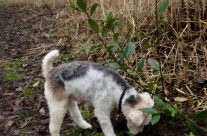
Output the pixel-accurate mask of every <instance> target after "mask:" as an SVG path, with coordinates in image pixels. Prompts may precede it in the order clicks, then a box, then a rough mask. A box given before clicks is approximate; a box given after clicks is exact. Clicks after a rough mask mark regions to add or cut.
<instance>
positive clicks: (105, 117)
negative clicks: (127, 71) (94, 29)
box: [42, 50, 154, 136]
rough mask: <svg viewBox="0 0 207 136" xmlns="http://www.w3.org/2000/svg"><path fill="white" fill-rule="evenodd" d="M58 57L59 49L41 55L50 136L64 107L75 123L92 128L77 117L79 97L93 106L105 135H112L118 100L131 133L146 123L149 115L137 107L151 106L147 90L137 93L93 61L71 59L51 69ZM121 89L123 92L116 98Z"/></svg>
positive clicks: (56, 134) (57, 130)
mask: <svg viewBox="0 0 207 136" xmlns="http://www.w3.org/2000/svg"><path fill="white" fill-rule="evenodd" d="M58 56H59V51H58V50H53V51H51V52H49V53H48V54H47V55H46V56H45V57H44V59H43V63H42V70H43V75H44V77H45V80H46V81H45V92H44V93H45V98H46V99H47V104H48V107H49V112H50V124H49V129H50V133H51V135H52V136H59V135H60V127H61V124H62V121H63V118H64V116H65V114H66V111H67V109H68V110H69V111H70V115H71V118H72V119H73V120H74V122H75V123H76V124H77V125H78V126H80V127H81V128H84V129H89V128H92V126H91V125H90V124H89V123H87V122H86V121H85V120H84V119H83V117H82V116H81V114H80V111H79V109H78V105H77V98H82V99H84V100H86V101H88V102H90V103H91V104H92V105H93V106H94V113H95V116H96V117H97V119H98V121H99V123H100V125H101V128H102V130H103V133H104V135H105V136H115V133H114V130H113V126H112V123H111V120H110V113H111V111H112V109H113V108H114V107H118V105H119V104H120V103H121V105H120V106H121V109H122V113H123V114H124V116H125V117H126V119H127V126H128V128H129V130H130V132H131V133H133V134H137V133H138V132H141V131H142V130H143V127H144V125H147V124H149V122H150V120H151V115H148V114H146V113H143V112H142V111H140V110H139V109H142V108H151V107H153V106H154V101H153V100H152V98H151V97H150V95H149V94H148V93H146V92H145V93H138V92H137V91H136V90H135V89H134V88H133V87H132V86H130V85H129V84H128V83H127V82H126V81H125V80H124V79H123V78H122V77H121V76H120V75H119V74H118V73H117V72H115V71H113V70H111V69H109V68H105V67H103V66H102V65H100V64H97V63H92V62H88V61H74V62H71V63H67V64H62V65H60V66H58V67H55V68H54V67H53V61H54V59H55V58H57V57H58ZM123 91H125V92H126V93H125V94H124V95H123V98H120V97H121V95H122V93H123Z"/></svg>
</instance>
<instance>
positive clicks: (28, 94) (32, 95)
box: [21, 88, 35, 100]
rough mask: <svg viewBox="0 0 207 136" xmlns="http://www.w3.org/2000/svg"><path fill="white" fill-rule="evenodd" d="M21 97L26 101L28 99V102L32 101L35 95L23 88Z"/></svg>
mask: <svg viewBox="0 0 207 136" xmlns="http://www.w3.org/2000/svg"><path fill="white" fill-rule="evenodd" d="M21 95H22V96H23V97H24V98H26V99H29V100H33V99H34V97H35V95H34V93H33V92H32V91H30V90H29V89H28V88H24V89H23V90H22V92H21Z"/></svg>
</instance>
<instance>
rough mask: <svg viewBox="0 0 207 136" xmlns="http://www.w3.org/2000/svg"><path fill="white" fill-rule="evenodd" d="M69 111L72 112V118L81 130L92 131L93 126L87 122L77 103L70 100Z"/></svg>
mask: <svg viewBox="0 0 207 136" xmlns="http://www.w3.org/2000/svg"><path fill="white" fill-rule="evenodd" d="M68 109H69V111H70V116H71V118H72V119H73V121H74V122H75V123H76V124H77V125H78V126H79V127H81V128H83V129H90V128H92V126H91V124H89V123H88V122H86V121H85V120H84V119H83V117H82V115H81V113H80V111H79V108H78V105H77V101H76V100H74V99H69V104H68Z"/></svg>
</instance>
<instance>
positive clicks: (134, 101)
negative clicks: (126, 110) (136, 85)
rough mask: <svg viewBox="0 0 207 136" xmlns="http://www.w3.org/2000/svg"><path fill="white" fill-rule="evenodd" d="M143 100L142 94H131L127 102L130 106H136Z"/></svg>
mask: <svg viewBox="0 0 207 136" xmlns="http://www.w3.org/2000/svg"><path fill="white" fill-rule="evenodd" d="M140 100H141V98H140V96H138V95H137V96H135V95H130V96H129V97H128V98H127V99H126V103H127V104H129V105H130V106H132V107H133V106H135V105H136V104H137V103H138V102H139V101H140Z"/></svg>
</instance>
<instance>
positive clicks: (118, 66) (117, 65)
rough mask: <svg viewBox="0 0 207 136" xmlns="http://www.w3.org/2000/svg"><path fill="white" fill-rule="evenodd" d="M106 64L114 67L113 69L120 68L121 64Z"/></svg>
mask: <svg viewBox="0 0 207 136" xmlns="http://www.w3.org/2000/svg"><path fill="white" fill-rule="evenodd" d="M108 66H109V67H111V68H115V69H120V68H121V65H119V64H118V63H116V62H113V63H109V64H108Z"/></svg>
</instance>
